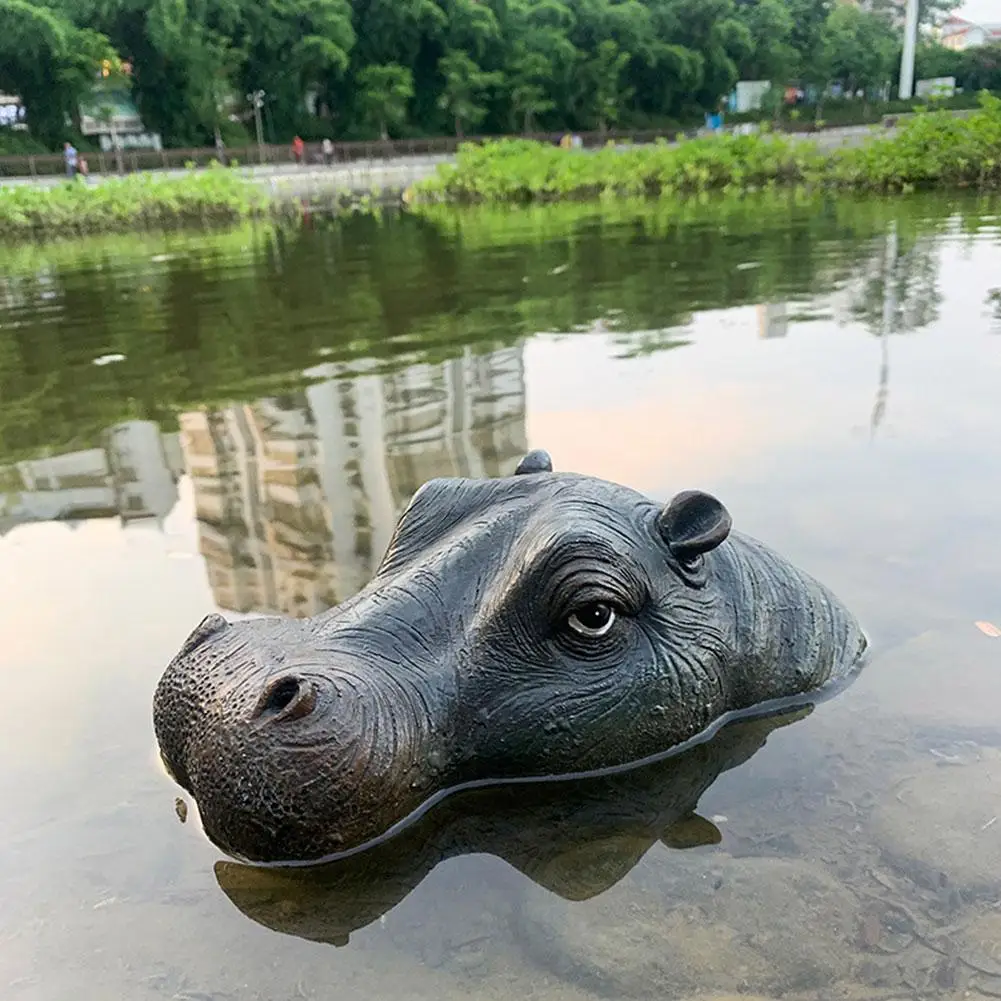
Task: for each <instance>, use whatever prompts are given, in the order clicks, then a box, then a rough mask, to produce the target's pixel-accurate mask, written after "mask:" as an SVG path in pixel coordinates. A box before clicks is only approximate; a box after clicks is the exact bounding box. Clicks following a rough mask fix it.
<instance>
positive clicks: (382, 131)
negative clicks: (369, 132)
mask: <svg viewBox="0 0 1001 1001" xmlns="http://www.w3.org/2000/svg"><path fill="white" fill-rule="evenodd" d="M379 136H380V137H381V138H382V141H383V142H384V143H388V142H389V129H387V128H386V123H385V122H380V123H379Z"/></svg>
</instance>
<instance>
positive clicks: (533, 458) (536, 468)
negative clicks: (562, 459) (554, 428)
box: [514, 448, 553, 476]
mask: <svg viewBox="0 0 1001 1001" xmlns="http://www.w3.org/2000/svg"><path fill="white" fill-rule="evenodd" d="M552 471H553V460H552V456H550V454H549V453H548V452H545V451H543V450H542V449H541V448H537V449H536V450H535V451H534V452H529V453H528V455H526V456H525V458H524V459H522V460H521V462H519V463H518V468H517V469H516V470H515V471H514V475H515V476H525V475H526V474H528V473H551V472H552Z"/></svg>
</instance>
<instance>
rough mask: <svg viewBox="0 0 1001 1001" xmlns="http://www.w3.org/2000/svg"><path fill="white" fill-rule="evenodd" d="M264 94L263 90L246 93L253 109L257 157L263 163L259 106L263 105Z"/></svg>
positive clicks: (262, 139)
mask: <svg viewBox="0 0 1001 1001" xmlns="http://www.w3.org/2000/svg"><path fill="white" fill-rule="evenodd" d="M266 96H267V95H266V94H265V93H264V91H263V90H255V91H252V92H251V93H249V94H248V95H247V100H248V101H249V102H250V105H251V107H252V108H253V109H254V124H255V125H256V126H257V159H258V161H259V162H260V163H264V126H263V125H262V124H261V108H263V107H264V98H265V97H266Z"/></svg>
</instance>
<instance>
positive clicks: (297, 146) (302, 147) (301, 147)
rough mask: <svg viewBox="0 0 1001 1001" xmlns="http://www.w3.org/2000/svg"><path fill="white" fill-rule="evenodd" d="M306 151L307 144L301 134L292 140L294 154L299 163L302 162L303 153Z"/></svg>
mask: <svg viewBox="0 0 1001 1001" xmlns="http://www.w3.org/2000/svg"><path fill="white" fill-rule="evenodd" d="M305 151H306V144H305V143H304V142H303V141H302V139H301V138H300V137H299V136H296V137H295V139H293V140H292V155H293V156H294V157H295V162H296V163H298V164H301V163H302V155H303V153H304V152H305Z"/></svg>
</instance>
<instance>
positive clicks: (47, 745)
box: [0, 197, 1001, 1001]
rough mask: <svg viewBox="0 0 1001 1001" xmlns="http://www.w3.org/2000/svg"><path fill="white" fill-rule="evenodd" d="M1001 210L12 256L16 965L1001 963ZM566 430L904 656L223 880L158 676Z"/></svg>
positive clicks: (604, 990)
mask: <svg viewBox="0 0 1001 1001" xmlns="http://www.w3.org/2000/svg"><path fill="white" fill-rule="evenodd" d="M999 234H1001V229H999V227H998V216H997V214H996V211H993V210H990V207H989V206H986V205H985V204H984V203H981V202H978V201H976V200H975V199H963V200H959V201H949V200H944V201H940V200H937V199H926V198H924V197H921V198H918V199H899V200H897V199H894V200H867V201H863V202H858V203H856V202H850V201H842V200H833V199H814V200H812V201H810V202H805V203H802V204H799V203H797V202H796V201H795V200H794V199H789V198H787V197H781V198H779V197H776V198H766V199H764V200H763V201H762V202H761V203H753V202H752V200H740V199H737V200H732V201H726V202H724V203H717V202H715V201H714V202H711V203H709V204H694V205H690V206H686V205H680V204H674V203H673V202H668V201H667V200H665V204H659V203H658V204H657V205H654V206H650V205H644V206H642V207H639V208H637V207H635V206H627V205H621V204H619V203H616V204H615V205H612V206H608V207H594V206H571V205H561V206H545V207H544V208H542V209H540V210H538V211H536V210H529V211H520V210H519V211H513V210H510V211H509V210H505V211H494V210H490V211H485V212H480V211H478V210H477V211H473V212H469V213H459V214H455V213H448V212H441V213H435V212H432V213H429V214H428V215H427V216H424V217H421V218H413V217H409V216H406V217H401V218H392V217H387V218H385V219H382V220H373V219H355V220H349V221H346V222H344V223H339V224H337V225H327V224H325V223H324V222H322V221H320V220H317V221H316V224H315V226H314V227H313V229H311V230H310V231H308V232H306V231H300V230H295V229H290V230H287V231H275V230H274V229H271V228H268V227H261V228H257V229H255V228H246V229H243V230H240V231H235V232H233V233H227V234H212V235H209V236H205V235H194V236H190V235H184V234H170V235H168V236H162V237H150V236H148V235H143V236H136V237H134V238H114V239H108V240H104V239H94V240H87V241H76V242H67V243H66V244H58V245H39V246H25V247H20V248H17V249H9V248H5V249H4V250H3V251H2V253H3V255H4V268H2V269H0V467H2V472H0V479H2V485H0V494H2V496H3V500H2V501H0V510H2V511H3V515H2V516H0V571H2V573H3V576H4V579H5V580H7V581H9V582H10V584H9V586H8V587H7V589H6V591H5V594H4V601H3V602H0V674H2V677H3V678H4V681H5V684H6V689H5V696H6V697H5V698H4V699H3V700H2V702H0V745H2V753H0V792H2V797H3V802H4V804H5V810H4V811H3V814H2V816H0V840H2V841H3V844H4V846H5V850H4V851H3V852H0V884H2V886H3V901H2V905H0V993H4V996H5V997H6V996H7V995H10V996H11V997H12V998H15V999H20V998H24V999H35V998H37V999H39V1001H48V999H50V998H63V997H66V996H73V997H79V998H81V1001H89V999H90V998H106V997H129V998H141V999H149V1001H155V999H162V998H164V997H175V998H185V997H186V998H258V999H261V1001H265V999H266V1001H272V999H276V998H279V999H280V998H293V997H294V998H301V997H305V998H313V997H315V998H325V997H329V996H330V994H331V991H332V990H334V991H335V992H336V994H337V996H338V998H339V999H341V1001H368V999H370V998H372V997H407V998H415V999H419V1001H441V999H443V998H444V999H446V1001H448V999H453V998H454V999H458V998H468V997H471V996H474V997H477V998H481V999H494V998H496V999H498V1001H499V999H501V998H504V999H506V998H510V997H532V998H539V999H546V1001H594V999H595V998H597V997H606V998H607V997H647V998H658V999H660V998H663V999H667V998H672V999H691V998H709V997H718V996H720V995H723V996H729V995H737V996H740V995H744V996H746V995H747V994H749V993H754V992H757V993H759V994H761V995H764V996H768V997H795V998H797V999H798V1001H826V999H828V998H830V997H831V996H832V995H835V994H836V995H837V996H844V997H846V998H855V999H857V998H863V997H864V998H890V997H892V998H897V997H915V996H917V997H929V998H932V997H934V998H939V997H941V998H943V999H944V998H949V999H952V998H954V997H959V996H963V995H965V994H966V993H967V992H969V994H970V996H980V993H983V994H984V995H985V996H997V995H998V994H999V993H1001V946H999V945H998V943H1001V924H999V917H998V913H997V908H996V906H995V902H996V900H997V899H998V894H999V892H1001V891H999V879H998V873H999V872H1001V822H998V821H997V817H996V815H997V814H998V813H999V810H998V806H997V804H998V789H999V788H1001V786H999V781H1001V779H999V775H1001V771H999V767H1001V750H999V748H1001V737H999V734H998V719H997V715H998V714H997V709H996V707H997V706H998V705H999V704H1001V673H999V672H998V670H997V663H996V661H997V657H996V654H997V651H998V644H999V643H1001V640H998V639H995V638H991V637H990V636H988V635H987V634H985V633H983V632H981V631H980V630H978V629H977V628H976V627H975V626H974V622H976V621H981V622H992V623H995V624H1001V594H999V591H998V572H997V568H998V566H999V564H1001V548H999V546H1001V542H999V540H1001V524H999V508H998V504H997V497H998V493H999V490H1001V482H999V472H998V471H999V470H1001V463H999V462H998V447H999V446H998V436H997V433H996V428H997V426H998V423H999V418H998V394H997V386H998V384H999V380H1001V353H999V352H998V351H997V336H996V334H997V331H998V330H999V329H1001V315H999V314H998V313H997V310H998V306H999V299H998V295H997V293H996V291H995V293H994V294H993V295H992V293H991V290H992V289H995V290H996V286H997V285H998V273H999V268H998V239H999ZM924 283H929V284H933V285H934V288H929V287H926V286H925V285H924ZM539 332H545V333H544V334H543V335H542V336H536V335H537V334H539ZM109 356H111V357H115V356H124V357H123V358H121V360H119V361H117V362H113V363H109V364H106V365H100V366H98V365H94V364H93V362H94V360H95V359H103V360H107V358H108V357H109ZM540 446H541V447H546V448H548V449H550V450H551V451H552V453H553V454H554V457H555V459H556V462H557V465H558V467H559V468H560V469H572V470H577V471H581V472H586V473H591V474H594V475H598V476H602V477H605V478H609V479H614V480H618V481H620V482H624V483H628V484H630V485H631V486H635V487H637V488H638V489H641V490H643V491H644V492H646V493H648V494H650V495H651V496H661V497H663V496H667V495H669V494H670V493H671V492H673V491H675V490H676V489H679V488H685V487H688V486H699V487H702V488H704V489H708V490H711V491H712V492H714V493H717V494H718V495H719V496H720V497H722V498H723V499H725V500H726V502H727V504H728V507H730V508H731V510H733V511H734V514H735V519H736V520H737V522H738V524H739V526H740V527H741V528H742V529H744V530H746V531H748V532H749V533H750V534H752V535H756V536H758V537H760V538H763V539H765V540H766V541H768V542H770V543H772V544H774V545H775V546H776V547H777V548H779V549H780V550H781V551H782V552H783V553H784V554H785V555H787V556H788V557H789V558H790V559H792V560H793V561H794V562H796V563H797V564H799V565H801V566H802V567H803V568H804V569H806V570H808V571H809V572H811V573H815V574H816V575H817V576H818V577H819V578H820V579H822V580H824V581H825V583H829V584H830V585H831V586H832V587H833V588H834V589H835V590H836V591H837V592H838V593H839V594H840V595H841V596H842V597H843V598H844V600H845V601H846V603H847V604H848V605H849V606H850V607H851V608H852V609H853V610H855V611H857V613H858V614H859V616H860V618H861V619H862V620H863V621H864V622H865V623H866V626H867V627H869V628H871V630H872V633H873V638H874V650H875V651H876V654H877V658H878V659H876V660H874V662H873V664H872V665H871V667H870V669H869V670H867V671H866V672H865V674H864V676H863V677H862V678H861V679H860V681H859V682H857V683H856V685H855V686H854V687H853V688H852V689H851V690H849V691H848V692H845V693H843V694H842V696H841V697H840V698H838V699H836V700H833V701H832V702H830V703H826V704H825V705H823V706H820V707H818V708H817V710H816V711H815V712H813V713H811V714H810V716H809V718H807V719H804V720H801V721H799V722H798V723H797V724H796V725H795V726H790V727H784V728H782V729H781V730H778V731H776V732H774V733H773V734H772V736H770V737H769V739H768V741H767V743H766V744H765V746H764V747H762V748H761V749H760V750H758V751H754V753H753V754H752V753H750V751H753V749H754V747H756V746H757V745H756V741H755V740H750V739H749V752H748V754H749V756H748V757H747V760H745V761H744V763H743V764H742V765H740V767H732V768H730V770H728V771H724V772H722V773H721V774H719V776H718V777H717V778H716V779H715V781H713V780H712V778H711V776H712V775H713V774H714V771H715V769H716V767H717V764H719V762H716V763H714V762H712V761H709V760H706V761H705V762H704V764H705V771H704V772H702V771H699V769H698V768H695V767H693V769H692V771H691V773H690V775H689V776H688V777H687V778H686V777H685V774H684V771H683V768H682V763H681V762H676V763H675V766H674V767H676V768H678V769H682V771H680V772H676V773H674V776H673V778H672V777H671V776H670V775H668V776H667V777H666V778H665V779H664V781H663V782H661V783H660V784H658V783H657V782H651V783H650V785H649V786H647V787H643V788H634V789H633V790H632V791H629V790H624V789H622V788H618V789H616V790H610V791H609V795H608V796H607V797H604V796H596V797H593V798H590V799H589V798H588V797H587V796H586V795H584V794H583V790H581V791H580V792H579V794H578V795H576V796H575V797H572V798H571V799H570V800H568V801H567V803H566V804H565V805H561V804H562V801H557V800H556V799H552V800H547V799H546V797H545V795H544V794H540V795H541V798H540V796H537V795H534V794H533V795H532V797H531V798H529V797H528V796H527V794H526V793H525V791H524V790H518V793H517V795H515V794H511V795H510V799H509V800H507V801H505V800H503V799H499V800H498V799H494V798H493V794H491V796H485V795H484V796H483V797H482V798H477V797H471V798H468V799H461V800H460V799H456V800H455V801H454V802H453V803H448V802H446V803H443V804H442V810H440V811H435V814H434V816H431V815H428V816H427V817H426V818H425V820H424V823H422V824H421V825H418V826H416V827H414V828H413V829H412V830H411V831H409V832H406V838H409V840H406V838H403V839H401V840H400V841H399V842H397V843H396V845H397V847H398V848H399V851H398V853H397V854H393V853H392V852H390V851H388V850H387V851H386V852H385V853H384V854H383V855H381V856H380V855H372V856H369V862H370V863H371V867H369V862H366V863H365V864H364V865H363V863H362V860H361V859H360V858H359V859H356V860H355V862H354V863H353V864H352V865H350V866H348V865H345V866H341V867H339V868H334V869H331V871H330V872H329V873H328V874H327V875H326V876H325V877H324V878H323V879H320V880H318V881H317V883H316V884H315V885H311V886H302V885H299V884H296V883H295V880H296V877H295V876H294V875H292V876H288V875H283V874H280V873H273V874H270V875H264V874H261V873H260V872H258V871H255V870H252V871H249V872H248V871H247V870H245V869H241V868H239V867H235V866H232V865H230V864H229V863H224V864H223V865H220V867H219V870H218V873H219V882H220V883H221V884H222V887H223V891H225V892H223V891H221V890H220V886H219V885H218V884H217V882H216V880H214V879H213V878H212V876H211V872H212V868H213V865H214V864H215V863H216V862H217V861H218V858H219V856H218V853H217V851H215V850H214V849H213V848H212V846H211V845H209V844H208V843H207V842H206V840H205V839H204V838H203V837H201V836H200V834H199V832H198V831H197V829H193V828H194V827H195V825H192V824H191V823H190V822H189V824H188V825H187V826H186V827H183V828H182V827H180V825H179V824H178V823H177V820H176V817H175V814H174V809H173V805H174V797H175V795H176V789H175V787H174V786H173V785H172V784H171V783H170V782H169V781H167V780H166V779H165V778H164V776H163V775H162V774H161V773H160V771H159V770H157V769H156V768H155V767H154V761H155V759H154V757H153V752H152V748H153V735H152V732H151V724H150V712H149V708H150V695H151V692H152V689H153V687H154V685H155V684H156V681H157V679H158V678H159V676H160V674H161V672H162V670H163V667H164V664H165V663H166V662H167V660H168V659H169V658H170V657H171V656H172V655H173V654H174V653H176V650H177V648H178V646H179V644H180V643H181V641H182V640H183V638H184V637H185V636H186V635H187V634H188V632H189V631H190V629H191V628H192V626H193V625H194V624H195V623H196V622H197V621H198V620H199V619H200V618H201V617H202V616H203V615H205V614H207V613H209V612H211V611H214V610H215V609H216V608H218V607H219V606H220V605H222V606H223V607H224V608H226V609H229V612H228V614H237V613H236V612H234V611H233V609H237V608H246V609H248V610H255V609H261V610H266V611H275V610H280V611H282V612H283V613H285V614H292V615H298V614H308V613H310V612H311V611H313V610H318V609H320V608H322V607H324V606H325V605H326V604H328V603H330V602H331V601H334V600H338V599H340V598H341V597H342V596H343V595H344V594H345V593H346V592H348V591H350V590H352V589H354V588H356V587H357V586H359V585H360V584H361V583H362V582H363V581H364V579H365V577H366V575H367V574H368V573H369V572H370V568H371V566H372V565H373V561H374V560H375V559H377V558H378V555H379V549H380V548H381V546H382V544H383V543H382V541H381V539H383V538H384V537H385V534H386V531H387V529H386V526H387V525H391V524H392V522H393V520H394V518H395V515H396V512H397V511H398V509H399V507H400V506H401V505H402V504H403V503H405V500H406V496H407V494H408V492H410V491H412V489H413V487H414V486H416V485H417V483H418V482H419V481H421V480H423V479H425V478H427V477H428V476H432V475H439V474H445V475H453V474H456V473H462V474H467V473H468V474H471V475H498V474H501V473H503V472H505V471H509V470H510V469H511V466H512V464H513V463H514V462H515V461H516V460H517V458H518V457H519V456H520V455H521V454H522V453H523V451H524V450H525V449H526V448H527V447H540ZM165 511H166V512H167V513H166V514H165V513H164V512H165ZM53 518H60V519H63V520H62V521H61V522H58V523H56V522H52V521H49V522H48V523H46V520H47V519H53ZM84 519H86V520H84ZM123 520H124V521H125V522H127V525H125V526H123V525H122V524H121V522H122V521H123ZM22 522H36V523H35V524H22V525H20V527H18V528H17V529H16V530H13V531H11V530H9V529H11V527H12V526H14V525H17V524H18V523H22ZM380 533H381V535H380ZM201 554H204V555H201ZM183 556H191V557H197V558H193V559H183V558H177V557H183ZM209 573H211V574H212V575H213V579H212V582H211V587H210V583H209ZM717 746H719V745H717ZM733 750H734V758H733V760H734V762H736V761H739V760H740V756H741V753H743V752H742V751H740V748H739V747H736V746H734V748H733ZM738 752H739V753H738ZM705 753H706V754H709V753H711V752H710V749H709V748H707V749H706V751H705ZM725 757H726V755H725V754H723V753H722V751H721V752H720V760H722V759H723V758H725ZM637 781H639V777H637ZM705 783H711V784H710V785H708V788H706V789H705V792H703V793H702V796H701V799H699V797H698V788H699V787H700V785H702V784H705ZM686 790H687V792H686ZM565 791H566V790H561V796H562V794H563V792H565ZM543 792H544V791H543ZM688 793H691V795H688ZM696 800H698V809H699V812H700V813H701V814H702V815H703V816H704V817H706V818H709V819H708V820H701V819H699V818H697V817H695V816H694V815H692V814H691V812H690V811H691V810H692V809H694V807H695V802H696ZM460 808H461V811H462V812H461V815H460V813H459V811H460ZM498 815H499V816H500V819H499V820H498V819H497V818H498ZM675 816H676V818H677V819H674V818H675ZM505 817H511V818H520V826H519V827H517V828H516V827H515V826H514V825H513V824H512V823H506V822H505V819H504V818H505ZM720 835H722V841H721V842H720V843H719V844H718V845H716V844H711V842H713V841H714V840H715V839H716V838H718V837H719V836H720ZM707 842H709V843H708V844H707ZM689 845H696V846H700V847H696V848H694V850H690V851H682V852H679V851H676V850H673V849H674V848H677V847H683V846H689ZM703 845H704V847H703ZM387 849H388V846H387ZM494 852H496V854H494ZM290 881H291V882H290ZM228 894H232V901H233V902H231V900H230V897H229V896H228ZM394 902H395V903H394ZM234 903H236V904H237V907H234V906H233V904H234ZM238 907H244V908H245V909H246V912H247V914H248V915H249V917H251V918H253V919H254V920H248V919H247V918H246V917H245V916H244V914H243V913H242V912H241V911H240V910H238V909H237V908H238ZM386 907H388V908H389V910H388V911H385V912H384V908H386ZM377 915H378V917H377V918H376V916H377ZM272 929H275V930H282V931H287V932H289V933H290V934H288V935H278V934H274V933H273V931H272ZM344 935H349V936H350V947H349V948H342V949H337V950H334V949H330V948H329V947H328V946H327V945H325V944H323V943H326V942H328V941H342V940H343V936H344ZM299 936H303V937H299ZM307 938H308V939H310V940H309V941H307ZM312 939H319V940H320V944H317V943H316V942H315V941H312ZM331 984H336V987H335V988H332V987H331ZM981 989H982V990H981Z"/></svg>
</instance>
